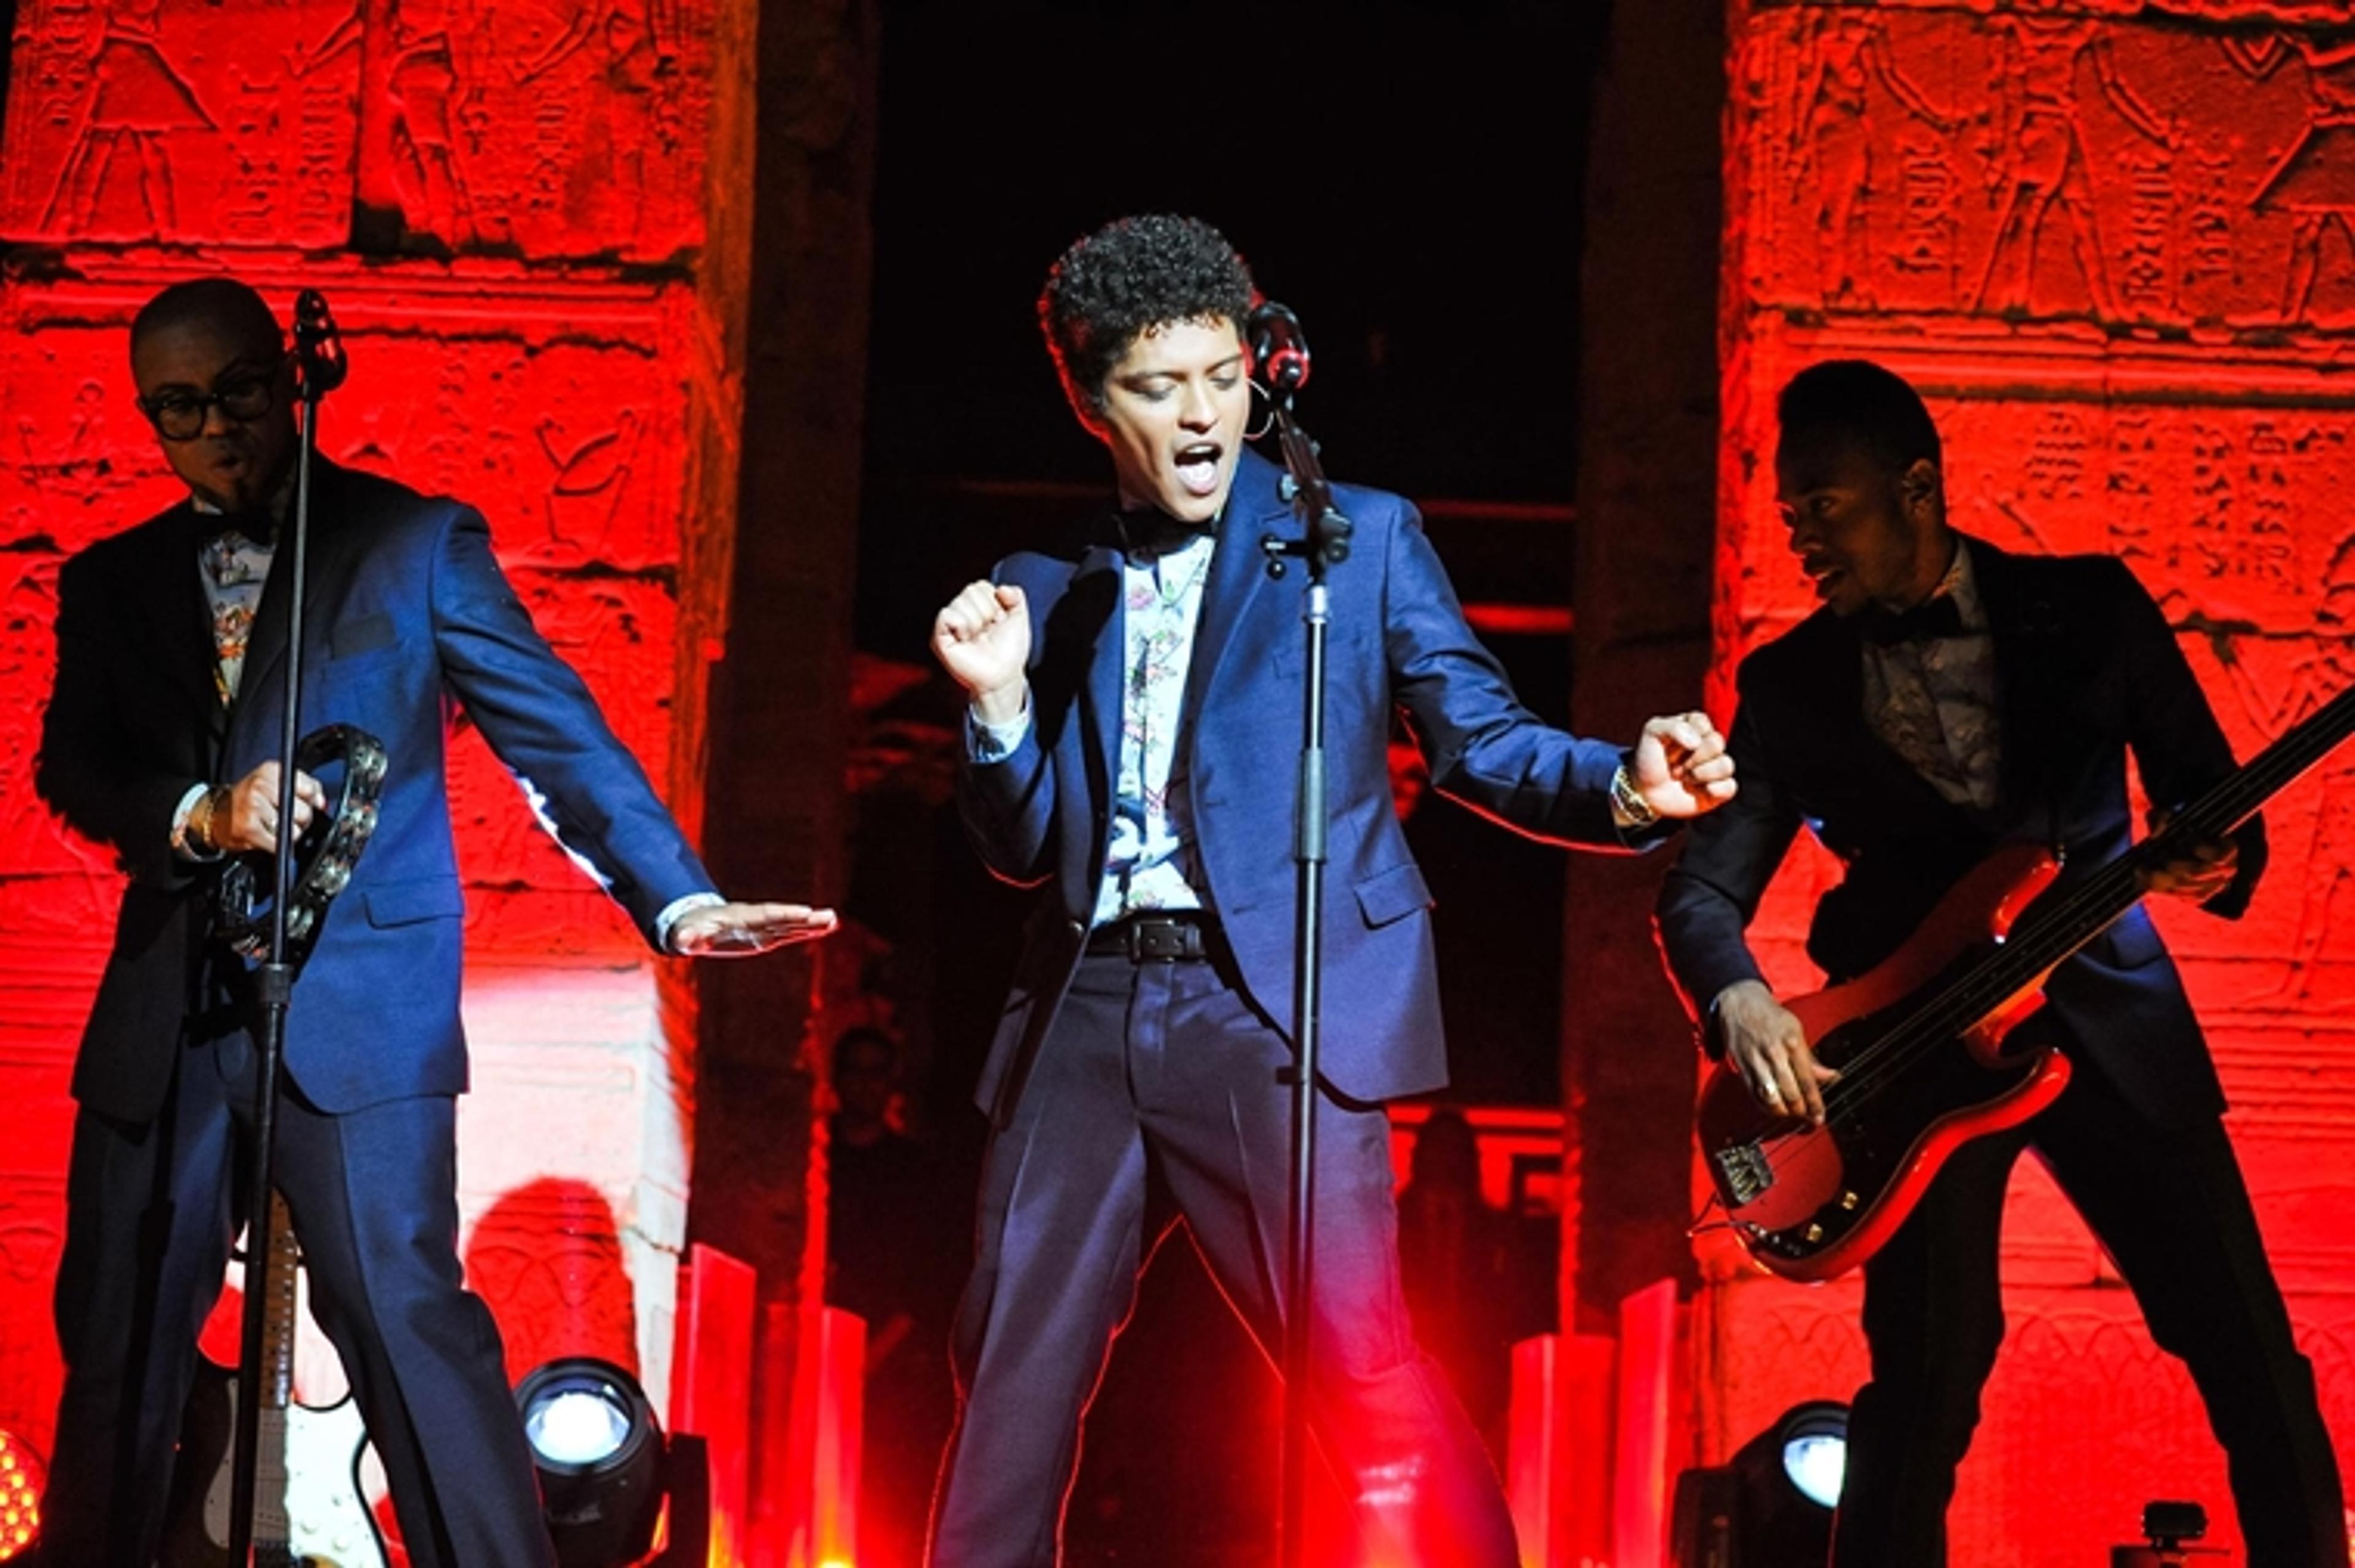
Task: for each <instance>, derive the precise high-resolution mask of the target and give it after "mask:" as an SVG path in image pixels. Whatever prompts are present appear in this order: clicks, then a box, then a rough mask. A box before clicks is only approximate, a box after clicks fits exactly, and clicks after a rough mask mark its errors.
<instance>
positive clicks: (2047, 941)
mask: <svg viewBox="0 0 2355 1568" xmlns="http://www.w3.org/2000/svg"><path fill="white" fill-rule="evenodd" d="M2350 729H2355V688H2349V689H2348V690H2346V691H2342V692H2340V693H2339V695H2338V696H2337V697H2335V698H2333V699H2331V700H2330V701H2328V703H2326V704H2324V705H2323V706H2322V707H2321V708H2320V709H2318V710H2317V711H2316V712H2314V713H2313V714H2311V715H2309V716H2308V717H2307V719H2306V720H2304V721H2302V722H2301V723H2299V724H2297V725H2296V726H2295V727H2294V728H2293V729H2291V730H2290V731H2289V732H2288V733H2286V734H2285V735H2283V736H2281V737H2280V738H2279V739H2277V740H2275V741H2274V742H2273V743H2272V744H2271V745H2269V746H2267V747H2265V748H2264V750H2263V751H2262V752H2259V753H2258V754H2257V755H2256V756H2255V757H2254V758H2253V759H2252V760H2251V761H2250V762H2249V763H2247V764H2246V765H2245V766H2243V767H2242V768H2240V769H2238V770H2236V771H2234V772H2233V773H2229V774H2227V775H2226V776H2225V777H2224V778H2223V779H2222V780H2220V781H2219V782H2218V783H2217V784H2215V785H2213V786H2211V788H2210V790H2209V791H2208V793H2207V794H2205V795H2201V796H2200V798H2199V799H2198V800H2197V801H2195V802H2194V803H2193V804H2192V805H2190V806H2189V807H2187V808H2185V810H2183V811H2182V812H2181V813H2179V815H2178V816H2175V817H2174V818H2172V819H2171V820H2170V821H2169V823H2168V826H2167V828H2166V830H2165V831H2164V832H2162V833H2160V834H2158V835H2157V836H2156V837H2153V838H2149V839H2146V840H2144V841H2143V843H2141V844H2139V845H2137V846H2136V847H2135V848H2133V849H2132V850H2130V851H2128V852H2127V853H2126V854H2125V855H2121V856H2119V857H2118V858H2117V859H2114V860H2111V861H2108V862H2107V863H2105V864H2104V865H2103V866H2101V867H2099V868H2098V869H2095V870H2094V871H2093V872H2092V873H2090V874H2088V875H2087V876H2086V877H2085V878H2084V880H2083V881H2082V882H2081V883H2080V884H2079V885H2078V886H2077V887H2076V888H2075V889H2073V890H2072V891H2069V892H2067V893H2065V894H2063V895H2062V898H2061V899H2060V901H2058V902H2056V903H2055V904H2054V905H2052V906H2051V908H2050V909H2049V910H2047V909H2040V908H2038V907H2036V905H2034V904H2031V905H2030V909H2029V911H2028V912H2027V913H2026V915H2025V916H2023V918H2022V920H2021V921H2020V923H2019V924H2018V925H2017V926H2015V927H2014V928H2013V930H2012V932H2011V933H2010V935H2009V939H2008V940H2007V941H2006V942H2005V944H2004V945H2003V947H2002V949H2001V950H2000V952H1999V953H1998V955H1996V956H1995V957H1994V958H1992V959H1990V960H1988V961H1987V962H1985V963H1983V964H1981V965H1976V966H1974V967H1973V968H1972V970H1971V971H1970V972H1969V973H1967V974H1966V975H1964V976H1961V977H1959V978H1958V979H1957V980H1955V982H1954V983H1953V984H1952V985H1950V986H1949V987H1947V989H1946V990H1945V991H1943V992H1941V993H1939V994H1938V995H1937V996H1934V997H1932V998H1930V999H1929V1000H1928V1001H1926V1002H1924V1003H1923V1005H1922V1006H1921V1007H1920V1008H1917V1009H1916V1010H1915V1011H1914V1012H1913V1014H1911V1015H1909V1016H1908V1017H1907V1018H1906V1019H1902V1020H1901V1021H1900V1022H1899V1023H1898V1024H1896V1025H1895V1026H1894V1027H1892V1028H1891V1029H1890V1030H1889V1031H1888V1032H1887V1033H1885V1034H1883V1035H1882V1036H1881V1037H1880V1038H1879V1039H1878V1040H1874V1041H1873V1042H1872V1043H1871V1044H1870V1045H1868V1046H1866V1047H1865V1048H1864V1049H1863V1050H1862V1051H1859V1052H1858V1053H1857V1055H1856V1057H1855V1058H1854V1059H1852V1060H1851V1061H1850V1062H1849V1066H1848V1068H1847V1069H1845V1070H1844V1071H1843V1072H1842V1075H1841V1077H1840V1078H1839V1079H1838V1080H1836V1081H1835V1082H1833V1083H1828V1084H1826V1085H1825V1086H1824V1102H1825V1125H1824V1126H1822V1127H1807V1128H1805V1129H1804V1130H1803V1131H1800V1132H1797V1133H1794V1134H1791V1135H1789V1136H1785V1137H1783V1138H1781V1139H1779V1140H1777V1144H1776V1147H1774V1148H1773V1149H1770V1150H1764V1151H1762V1152H1763V1153H1764V1156H1765V1160H1766V1165H1767V1168H1768V1169H1769V1170H1770V1171H1775V1172H1777V1173H1779V1171H1780V1169H1781V1168H1784V1167H1785V1166H1786V1165H1787V1163H1788V1160H1787V1158H1786V1157H1785V1155H1786V1152H1787V1154H1788V1155H1789V1156H1790V1157H1796V1155H1797V1154H1798V1153H1799V1152H1801V1151H1800V1150H1798V1149H1797V1148H1796V1147H1795V1146H1797V1145H1800V1144H1802V1143H1806V1142H1811V1141H1813V1140H1814V1139H1817V1138H1820V1137H1824V1136H1829V1134H1830V1132H1831V1129H1832V1126H1833V1125H1834V1124H1835V1123H1837V1124H1838V1125H1841V1126H1845V1127H1854V1126H1856V1125H1859V1122H1860V1119H1861V1115H1862V1112H1863V1110H1864V1109H1865V1107H1866V1105H1867V1104H1869V1103H1870V1101H1871V1100H1872V1099H1874V1098H1875V1097H1876V1096H1878V1095H1879V1094H1880V1093H1883V1092H1884V1091H1886V1090H1887V1089H1889V1088H1890V1087H1891V1086H1892V1085H1893V1082H1894V1080H1896V1079H1897V1078H1898V1077H1900V1076H1901V1075H1902V1074H1903V1073H1904V1072H1906V1071H1907V1070H1908V1069H1910V1068H1911V1067H1912V1066H1913V1063H1914V1062H1915V1061H1918V1060H1919V1059H1920V1058H1921V1057H1922V1056H1923V1055H1924V1054H1926V1053H1927V1052H1928V1051H1934V1050H1936V1049H1939V1048H1941V1047H1944V1046H1947V1045H1949V1044H1951V1043H1952V1042H1953V1041H1954V1040H1955V1039H1956V1038H1957V1037H1958V1036H1959V1035H1961V1034H1963V1033H1964V1032H1966V1030H1967V1029H1969V1028H1971V1027H1973V1026H1975V1025H1976V1024H1977V1023H1979V1022H1982V1021H1984V1019H1986V1018H1987V1016H1988V1015H1989V1014H1991V1013H1992V1012H1993V1011H1994V1010H1995V1009H1996V1008H1999V1007H2000V1006H2002V1004H2003V1003H2004V1002H2006V1001H2007V1000H2009V999H2010V998H2012V997H2016V996H2018V995H2019V994H2020V993H2021V992H2022V991H2024V990H2026V989H2028V988H2029V987H2030V986H2031V985H2033V984H2034V983H2035V982H2036V980H2037V978H2038V977H2039V976H2042V975H2044V974H2045V973H2047V972H2048V971H2050V970H2051V969H2052V968H2054V967H2057V966H2058V965H2060V964H2061V963H2062V962H2063V961H2064V960H2066V959H2067V958H2068V957H2069V956H2070V955H2072V954H2073V953H2074V952H2076V951H2077V949H2078V948H2080V947H2083V945H2085V944H2087V943H2089V942H2091V941H2092V940H2093V939H2094V937H2095V936H2098V935H2099V934H2101V933H2102V932H2103V931H2104V930H2105V929H2107V928H2108V926H2109V924H2110V923H2112V922H2113V921H2115V920H2116V919H2117V918H2118V916H2119V915H2121V914H2123V913H2125V912H2126V910H2127V909H2129V908H2131V907H2132V906H2133V905H2134V904H2135V903H2136V902H2137V901H2140V899H2141V898H2142V896H2143V892H2142V890H2141V889H2140V888H2139V887H2138V886H2137V880H2138V877H2139V873H2140V870H2141V869H2142V868H2143V867H2144V866H2146V865H2147V864H2149V863H2150V861H2151V860H2152V859H2154V857H2153V855H2152V853H2151V852H2152V850H2153V849H2154V848H2157V847H2158V846H2160V845H2164V844H2167V843H2169V842H2170V841H2173V842H2181V841H2184V840H2198V839H2204V838H2211V837H2221V836H2222V835H2223V834H2225V833H2229V832H2231V831H2232V829H2233V828H2235V827H2239V826H2240V825H2241V824H2242V823H2243V822H2245V821H2246V820H2247V819H2248V818H2249V817H2251V816H2254V815H2256V813H2257V811H2258V810H2259V809H2260V808H2261V807H2262V806H2263V805H2264V803H2265V802H2266V801H2267V800H2268V799H2270V798H2271V797H2272V796H2273V795H2275V794H2277V793H2278V792H2279V791H2281V790H2282V789H2284V788H2286V786H2287V785H2288V784H2291V783H2292V782H2293V781H2295V780H2296V778H2297V777H2298V776H2299V775H2300V774H2302V773H2305V772H2306V771H2307V769H2309V768H2311V767H2313V766H2314V765H2315V764H2316V763H2319V762H2320V761H2321V760H2322V759H2323V758H2324V757H2325V756H2327V755H2328V754H2329V752H2330V751H2331V750H2332V749H2333V748H2334V747H2336V746H2337V745H2338V744H2339V741H2342V740H2344V739H2346V736H2347V733H2348V731H2350ZM2104 910H2106V911H2107V912H2106V913H2104V914H2102V915H2101V918H2100V919H2099V920H2098V921H2094V922H2093V923H2091V924H2090V925H2088V926H2086V927H2085V929H2083V931H2082V933H2079V934H2075V935H2071V934H2069V932H2070V931H2071V930H2072V929H2073V928H2075V927H2077V926H2078V925H2079V924H2080V923H2081V922H2083V921H2084V920H2085V919H2086V918H2087V917H2089V916H2092V915H2094V914H2095V913H2097V912H2101V911H2104ZM1859 1069H1862V1071H1859ZM1836 1100H1837V1101H1838V1114H1837V1115H1836V1114H1835V1112H1834V1108H1833V1104H1834V1102H1835V1101H1836Z"/></svg>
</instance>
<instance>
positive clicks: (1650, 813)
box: [1611, 763, 1660, 828]
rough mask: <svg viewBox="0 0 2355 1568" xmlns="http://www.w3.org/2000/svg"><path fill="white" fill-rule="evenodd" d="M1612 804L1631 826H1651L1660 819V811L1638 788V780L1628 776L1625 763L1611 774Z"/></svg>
mask: <svg viewBox="0 0 2355 1568" xmlns="http://www.w3.org/2000/svg"><path fill="white" fill-rule="evenodd" d="M1611 804H1612V805H1615V806H1617V807H1618V808H1619V811H1620V814H1621V815H1622V816H1625V817H1626V818H1627V826H1628V827H1636V828H1643V827H1651V826H1652V825H1653V824H1654V823H1656V822H1657V821H1659V819H1660V814H1659V812H1658V811H1657V810H1656V809H1654V807H1653V805H1652V803H1651V802H1650V801H1648V800H1646V799H1645V798H1644V796H1643V795H1642V794H1641V793H1640V792H1639V791H1638V790H1637V789H1636V781H1635V780H1634V779H1632V778H1630V777H1628V775H1627V765H1626V764H1625V763H1621V764H1620V765H1619V771H1618V772H1617V773H1613V774H1612V775H1611Z"/></svg>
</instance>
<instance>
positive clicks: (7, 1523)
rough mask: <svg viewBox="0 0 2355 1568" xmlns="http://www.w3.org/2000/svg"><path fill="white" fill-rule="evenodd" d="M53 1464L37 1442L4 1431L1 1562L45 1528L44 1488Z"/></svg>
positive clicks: (0, 1459) (0, 1451)
mask: <svg viewBox="0 0 2355 1568" xmlns="http://www.w3.org/2000/svg"><path fill="white" fill-rule="evenodd" d="M48 1479H49V1468H48V1466H47V1465H45V1464H43V1463H42V1462H41V1456H40V1455H39V1454H38V1453H37V1452H35V1450H34V1448H33V1445H31V1444H29V1443H27V1442H26V1441H25V1440H24V1439H23V1438H21V1437H19V1436H17V1435H16V1434H15V1433H13V1432H0V1563H5V1562H6V1561H7V1560H8V1559H9V1558H11V1557H15V1556H16V1555H17V1554H18V1553H20V1552H23V1551H24V1550H25V1548H27V1546H30V1545H31V1544H32V1543H33V1537H35V1536H36V1535H38V1534H39V1533H40V1532H41V1489H42V1488H44V1487H45V1486H47V1485H48Z"/></svg>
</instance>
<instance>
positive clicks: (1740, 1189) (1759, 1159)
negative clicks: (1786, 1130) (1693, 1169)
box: [1710, 1143, 1774, 1208]
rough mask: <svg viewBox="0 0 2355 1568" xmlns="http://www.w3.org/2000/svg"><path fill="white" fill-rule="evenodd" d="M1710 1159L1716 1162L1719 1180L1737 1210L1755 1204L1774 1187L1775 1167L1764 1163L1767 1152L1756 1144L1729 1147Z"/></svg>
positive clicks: (1720, 1150)
mask: <svg viewBox="0 0 2355 1568" xmlns="http://www.w3.org/2000/svg"><path fill="white" fill-rule="evenodd" d="M1710 1158H1711V1159H1713V1160H1715V1161H1716V1162H1717V1174H1718V1179H1719V1180H1721V1182H1723V1183H1724V1185H1725V1190H1726V1192H1727V1194H1728V1195H1729V1196H1730V1197H1731V1198H1732V1200H1733V1203H1734V1206H1735V1207H1737V1208H1739V1207H1740V1206H1742V1204H1745V1203H1750V1202H1753V1201H1755V1200H1757V1199H1758V1197H1759V1196H1760V1195H1761V1194H1762V1193H1764V1191H1765V1190H1766V1189H1768V1188H1770V1187H1772V1186H1774V1167H1773V1166H1771V1165H1769V1164H1767V1163H1766V1151H1765V1150H1764V1149H1763V1148H1761V1147H1758V1145H1757V1144H1755V1143H1746V1144H1733V1145H1730V1146H1729V1147H1725V1148H1721V1149H1719V1150H1718V1151H1717V1152H1716V1153H1715V1154H1713V1155H1711V1156H1710Z"/></svg>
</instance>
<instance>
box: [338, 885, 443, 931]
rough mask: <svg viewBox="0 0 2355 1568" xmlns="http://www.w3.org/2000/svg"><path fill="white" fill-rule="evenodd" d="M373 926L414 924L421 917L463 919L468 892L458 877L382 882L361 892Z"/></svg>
mask: <svg viewBox="0 0 2355 1568" xmlns="http://www.w3.org/2000/svg"><path fill="white" fill-rule="evenodd" d="M360 897H361V901H362V902H363V903H364V904H365V905H366V906H367V908H368V923H369V924H370V925H373V926H378V927H382V926H388V925H414V924H416V923H418V922H419V921H421V920H462V919H464V917H465V913H466V895H465V892H464V890H463V889H461V888H460V887H459V886H458V879H457V878H455V877H425V878H421V879H420V880H416V881H410V882H383V883H379V884H378V885H377V886H375V887H372V888H369V889H368V890H366V891H364V892H363V893H362V894H361V895H360Z"/></svg>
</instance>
